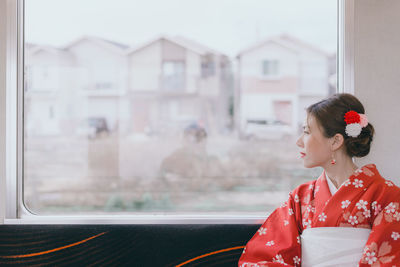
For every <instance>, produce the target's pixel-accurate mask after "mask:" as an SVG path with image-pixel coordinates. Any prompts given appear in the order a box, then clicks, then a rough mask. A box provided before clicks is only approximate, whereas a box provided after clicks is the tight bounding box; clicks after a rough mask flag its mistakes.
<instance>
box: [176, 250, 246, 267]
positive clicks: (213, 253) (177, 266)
mask: <svg viewBox="0 0 400 267" xmlns="http://www.w3.org/2000/svg"><path fill="white" fill-rule="evenodd" d="M242 248H244V246H240V247H232V248H226V249H221V250H217V251H214V252H210V253H207V254H204V255H201V256H198V257H196V258H193V259H190V260H188V261H185V262H183V263H181V264H178V265H176V266H175V267H180V266H183V265H185V264H188V263H190V262H193V261H196V260H198V259H201V258H205V257H208V256H211V255H215V254H218V253H222V252H227V251H231V250H236V249H242Z"/></svg>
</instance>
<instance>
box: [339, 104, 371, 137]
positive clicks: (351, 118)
mask: <svg viewBox="0 0 400 267" xmlns="http://www.w3.org/2000/svg"><path fill="white" fill-rule="evenodd" d="M344 121H345V122H346V130H345V132H346V134H347V135H348V136H351V137H357V136H359V135H360V133H361V130H362V128H364V127H366V126H367V125H368V118H367V116H366V115H365V114H359V113H357V112H355V111H354V110H350V111H349V112H346V114H344Z"/></svg>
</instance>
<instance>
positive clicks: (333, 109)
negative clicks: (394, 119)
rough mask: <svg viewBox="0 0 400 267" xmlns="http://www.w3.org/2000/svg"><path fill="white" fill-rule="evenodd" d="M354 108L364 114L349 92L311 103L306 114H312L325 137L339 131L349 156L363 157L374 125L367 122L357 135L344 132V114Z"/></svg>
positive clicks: (372, 133)
mask: <svg viewBox="0 0 400 267" xmlns="http://www.w3.org/2000/svg"><path fill="white" fill-rule="evenodd" d="M350 110H354V111H356V112H357V113H360V114H365V110H364V107H363V105H362V104H361V102H360V101H359V100H358V99H357V98H356V97H355V96H353V95H351V94H335V95H333V96H331V97H329V98H327V99H324V100H322V101H320V102H317V103H315V104H312V105H311V106H309V107H308V108H307V114H308V115H312V116H313V117H314V118H315V119H316V120H317V122H318V125H319V126H321V128H322V132H323V135H324V136H325V137H327V138H330V137H333V136H334V135H335V134H337V133H339V134H341V135H343V137H344V145H345V147H346V152H347V154H348V155H349V156H350V157H364V156H366V155H368V153H369V150H370V148H371V142H372V139H373V135H374V131H375V130H374V127H373V126H372V125H371V124H370V123H368V125H367V126H366V127H363V128H362V130H361V133H360V135H359V136H358V137H351V136H348V135H347V134H346V131H345V129H346V122H345V120H344V114H346V112H348V111H350Z"/></svg>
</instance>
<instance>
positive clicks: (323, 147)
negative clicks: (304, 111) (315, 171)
mask: <svg viewBox="0 0 400 267" xmlns="http://www.w3.org/2000/svg"><path fill="white" fill-rule="evenodd" d="M329 144H330V142H329V138H326V137H325V136H324V135H323V134H322V131H321V129H320V128H319V125H318V124H317V121H316V119H315V118H314V117H313V116H311V115H309V116H308V117H307V119H306V120H305V122H304V125H303V133H302V135H301V136H300V137H299V139H298V140H297V142H296V145H297V146H298V147H299V148H300V154H301V158H302V159H303V164H304V167H306V168H314V167H318V166H320V167H324V166H327V164H329V163H330V161H331V157H332V152H331V149H330V145H329Z"/></svg>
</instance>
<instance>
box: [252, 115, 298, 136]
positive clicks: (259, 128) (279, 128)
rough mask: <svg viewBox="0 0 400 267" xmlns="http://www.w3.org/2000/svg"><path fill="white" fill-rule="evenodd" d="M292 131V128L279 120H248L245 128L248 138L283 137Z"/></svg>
mask: <svg viewBox="0 0 400 267" xmlns="http://www.w3.org/2000/svg"><path fill="white" fill-rule="evenodd" d="M291 134H293V133H292V128H291V127H290V126H289V125H288V124H286V123H284V122H282V121H279V120H268V119H252V120H247V123H246V126H245V128H244V137H245V138H246V139H272V140H276V139H282V138H285V137H287V136H289V135H291Z"/></svg>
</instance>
